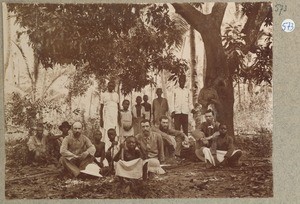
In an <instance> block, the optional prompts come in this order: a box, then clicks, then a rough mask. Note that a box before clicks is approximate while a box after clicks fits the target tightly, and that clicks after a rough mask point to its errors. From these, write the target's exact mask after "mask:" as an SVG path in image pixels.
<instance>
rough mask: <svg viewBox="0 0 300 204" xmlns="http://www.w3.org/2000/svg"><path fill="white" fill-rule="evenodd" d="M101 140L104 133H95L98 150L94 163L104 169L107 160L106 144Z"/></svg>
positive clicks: (97, 131)
mask: <svg viewBox="0 0 300 204" xmlns="http://www.w3.org/2000/svg"><path fill="white" fill-rule="evenodd" d="M101 139H102V132H101V131H99V130H96V132H95V133H94V140H95V143H94V145H95V148H96V153H95V160H94V162H95V163H96V164H98V166H99V167H100V168H102V167H103V161H104V159H105V143H104V142H101Z"/></svg>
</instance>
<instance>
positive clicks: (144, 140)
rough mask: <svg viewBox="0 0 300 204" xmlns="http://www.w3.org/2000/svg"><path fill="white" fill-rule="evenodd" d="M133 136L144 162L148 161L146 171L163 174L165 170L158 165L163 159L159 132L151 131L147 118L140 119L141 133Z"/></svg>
mask: <svg viewBox="0 0 300 204" xmlns="http://www.w3.org/2000/svg"><path fill="white" fill-rule="evenodd" d="M135 137H136V139H137V143H138V147H139V149H140V150H141V152H142V155H144V157H145V158H146V161H145V162H148V171H149V172H152V173H156V174H164V173H165V171H164V170H163V169H162V168H161V167H160V164H161V163H162V162H164V160H165V156H164V147H163V140H162V137H161V135H160V134H158V133H156V132H152V131H151V127H150V121H149V120H147V119H144V120H142V121H141V133H140V134H138V135H136V136H135Z"/></svg>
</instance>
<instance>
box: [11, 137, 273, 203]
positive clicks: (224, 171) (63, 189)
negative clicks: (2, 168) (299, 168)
mask: <svg viewBox="0 0 300 204" xmlns="http://www.w3.org/2000/svg"><path fill="white" fill-rule="evenodd" d="M241 138H242V139H241ZM236 143H237V146H238V147H240V148H241V149H242V150H243V152H244V155H243V157H242V159H241V164H242V165H241V166H240V167H235V168H230V167H226V168H217V169H207V168H206V165H205V163H203V162H199V161H196V160H195V158H187V159H186V160H184V161H182V162H181V163H180V164H177V165H172V166H168V167H163V168H164V169H165V170H166V172H167V173H166V174H165V175H160V176H157V177H155V178H153V179H150V180H147V181H142V180H136V181H128V182H126V183H125V184H124V183H123V184H121V182H120V181H119V180H118V179H117V178H115V177H113V176H111V177H103V178H97V179H95V178H93V179H88V178H85V179H70V178H68V177H64V176H61V175H60V171H59V170H58V169H57V168H56V166H55V165H46V166H37V167H32V166H28V165H14V166H12V165H9V160H10V159H11V158H9V157H10V155H9V154H7V161H8V162H7V165H6V172H5V175H6V182H5V196H6V198H7V199H24V198H25V199H42V198H43V199H63V198H73V199H75V198H109V199H117V198H218V197H272V196H273V171H272V163H271V161H272V160H271V155H272V142H271V136H258V137H253V136H251V137H239V139H237V140H236ZM190 154H191V151H190V150H186V151H185V155H190Z"/></svg>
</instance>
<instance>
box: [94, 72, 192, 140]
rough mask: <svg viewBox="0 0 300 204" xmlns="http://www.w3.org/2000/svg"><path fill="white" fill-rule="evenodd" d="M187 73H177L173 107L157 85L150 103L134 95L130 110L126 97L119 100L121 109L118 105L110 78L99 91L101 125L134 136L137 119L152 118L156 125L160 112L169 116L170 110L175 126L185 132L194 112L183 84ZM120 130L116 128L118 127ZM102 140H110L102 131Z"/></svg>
mask: <svg viewBox="0 0 300 204" xmlns="http://www.w3.org/2000/svg"><path fill="white" fill-rule="evenodd" d="M185 84H186V77H185V75H182V76H181V77H179V87H178V88H176V89H175V90H174V95H173V99H174V105H173V106H172V107H173V110H170V107H169V103H168V100H167V99H166V98H163V97H162V93H163V92H162V89H161V88H157V90H156V95H157V98H155V99H154V100H153V102H152V105H151V104H150V103H149V102H148V96H147V95H144V96H143V100H144V102H142V97H141V96H137V97H136V101H135V102H136V104H134V105H132V107H131V110H129V109H130V108H129V107H130V102H129V100H126V99H125V100H124V101H123V102H122V109H121V108H120V105H119V96H118V94H117V93H116V92H114V88H115V84H114V82H112V81H110V82H109V83H108V90H107V91H106V92H104V93H102V95H101V102H100V103H101V105H100V125H101V127H102V128H104V132H106V131H107V130H108V129H110V128H114V129H116V131H117V132H119V131H120V134H123V135H124V136H133V135H136V134H138V133H139V132H140V128H141V127H140V122H141V120H142V119H147V120H150V121H152V123H153V124H154V125H156V126H159V125H160V118H161V116H168V113H169V112H171V118H172V119H174V126H175V129H176V130H179V131H180V130H183V132H184V134H185V135H188V124H189V119H188V116H189V114H190V112H191V113H195V110H194V108H193V104H192V101H191V95H190V91H189V89H188V88H186V87H185ZM118 130H119V131H118ZM103 141H104V142H105V143H109V139H108V137H107V136H106V135H104V138H103Z"/></svg>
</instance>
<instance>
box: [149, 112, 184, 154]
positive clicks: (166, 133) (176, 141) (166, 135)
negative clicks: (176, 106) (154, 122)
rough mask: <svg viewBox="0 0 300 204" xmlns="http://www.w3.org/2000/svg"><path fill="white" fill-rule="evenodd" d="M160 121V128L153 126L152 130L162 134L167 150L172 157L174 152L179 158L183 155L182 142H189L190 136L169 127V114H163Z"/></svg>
mask: <svg viewBox="0 0 300 204" xmlns="http://www.w3.org/2000/svg"><path fill="white" fill-rule="evenodd" d="M159 121H160V124H159V129H158V128H155V127H153V128H152V130H153V131H154V132H157V133H159V134H161V136H162V138H163V141H164V146H165V150H166V152H168V154H169V155H168V156H169V157H170V158H172V157H173V156H174V153H175V156H176V157H177V158H178V157H181V150H182V147H183V145H182V142H183V141H186V142H188V137H187V136H186V135H185V134H184V133H183V132H181V131H178V130H174V129H171V128H169V118H168V117H167V116H161V117H160V119H159Z"/></svg>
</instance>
